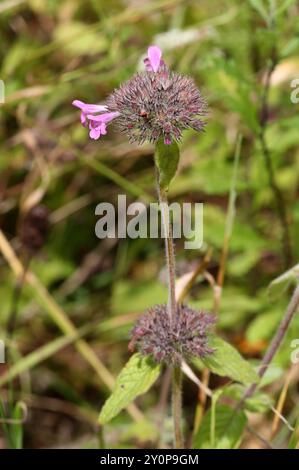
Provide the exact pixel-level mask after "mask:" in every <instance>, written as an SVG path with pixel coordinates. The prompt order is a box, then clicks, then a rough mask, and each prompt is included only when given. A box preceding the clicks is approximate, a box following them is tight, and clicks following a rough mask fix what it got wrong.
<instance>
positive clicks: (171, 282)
mask: <svg viewBox="0 0 299 470" xmlns="http://www.w3.org/2000/svg"><path fill="white" fill-rule="evenodd" d="M156 179H157V190H158V198H159V205H160V207H161V216H162V224H163V232H164V239H165V255H166V265H167V278H168V279H167V280H168V312H169V316H170V318H171V319H173V318H174V317H175V315H176V300H175V254H174V244H173V238H172V225H171V223H170V220H169V219H170V218H169V210H168V198H167V193H166V191H165V189H164V188H162V187H161V186H160V182H159V170H158V169H157V168H156Z"/></svg>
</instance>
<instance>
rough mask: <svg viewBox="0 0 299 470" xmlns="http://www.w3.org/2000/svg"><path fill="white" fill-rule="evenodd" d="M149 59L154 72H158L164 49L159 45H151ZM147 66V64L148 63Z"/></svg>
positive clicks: (148, 51)
mask: <svg viewBox="0 0 299 470" xmlns="http://www.w3.org/2000/svg"><path fill="white" fill-rule="evenodd" d="M147 54H148V61H149V63H150V65H151V68H152V70H153V71H154V72H157V71H158V69H159V66H160V63H161V57H162V51H161V49H160V48H159V47H158V46H150V47H149V48H148V50H147ZM146 66H147V64H146Z"/></svg>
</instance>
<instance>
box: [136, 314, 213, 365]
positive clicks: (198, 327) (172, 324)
mask: <svg viewBox="0 0 299 470" xmlns="http://www.w3.org/2000/svg"><path fill="white" fill-rule="evenodd" d="M214 323H215V317H214V316H213V315H210V314H208V313H206V312H204V311H197V310H193V309H191V308H189V307H187V306H186V305H178V307H177V314H176V316H175V318H170V316H169V314H168V310H167V306H166V305H157V306H155V307H152V308H150V309H149V310H148V311H147V312H146V313H145V314H144V315H142V316H141V317H140V319H139V320H138V321H137V324H136V325H135V327H134V328H133V331H132V338H131V342H130V344H129V349H130V350H131V351H133V350H134V349H137V350H138V351H139V352H140V353H141V354H143V355H151V356H152V357H153V358H154V360H155V361H157V362H166V363H168V364H169V363H171V364H178V363H180V362H181V361H182V360H183V359H184V358H185V359H188V358H190V357H194V356H195V357H203V356H205V355H207V354H212V353H213V349H211V348H210V347H209V346H208V332H209V329H210V327H211V325H213V324H214Z"/></svg>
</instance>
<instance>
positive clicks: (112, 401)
mask: <svg viewBox="0 0 299 470" xmlns="http://www.w3.org/2000/svg"><path fill="white" fill-rule="evenodd" d="M160 372H161V366H160V365H159V364H154V363H153V362H152V361H151V359H150V358H148V357H143V356H141V355H140V354H138V353H137V354H134V355H133V356H132V357H131V358H130V360H129V361H128V362H127V364H126V365H125V367H124V368H123V369H122V371H121V372H120V374H119V376H118V378H117V380H116V385H115V389H114V391H113V393H112V395H111V396H110V397H109V398H108V400H107V401H106V402H105V404H104V406H103V408H102V411H101V413H100V416H99V423H100V424H106V423H108V422H109V421H111V419H112V418H114V417H115V416H116V415H118V413H119V412H120V411H121V410H122V409H123V408H125V407H126V406H127V405H128V404H129V403H131V402H132V401H133V400H134V399H135V398H136V397H138V396H139V395H142V394H143V393H145V392H147V390H148V389H149V388H150V387H151V386H152V385H153V384H154V383H155V381H156V380H157V378H158V377H159V375H160Z"/></svg>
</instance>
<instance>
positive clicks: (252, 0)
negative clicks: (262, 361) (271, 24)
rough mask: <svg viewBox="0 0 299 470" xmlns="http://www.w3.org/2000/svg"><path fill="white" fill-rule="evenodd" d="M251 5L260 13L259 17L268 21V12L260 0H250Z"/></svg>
mask: <svg viewBox="0 0 299 470" xmlns="http://www.w3.org/2000/svg"><path fill="white" fill-rule="evenodd" d="M250 4H251V6H252V7H253V8H254V9H255V10H256V11H257V12H258V13H259V14H260V15H261V17H262V18H263V19H264V20H265V21H266V23H268V20H269V13H268V12H267V9H266V7H265V5H264V2H263V1H262V0H250Z"/></svg>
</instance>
